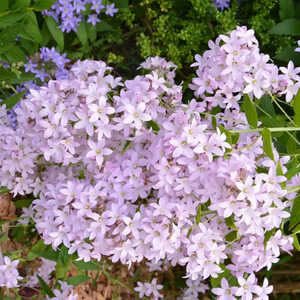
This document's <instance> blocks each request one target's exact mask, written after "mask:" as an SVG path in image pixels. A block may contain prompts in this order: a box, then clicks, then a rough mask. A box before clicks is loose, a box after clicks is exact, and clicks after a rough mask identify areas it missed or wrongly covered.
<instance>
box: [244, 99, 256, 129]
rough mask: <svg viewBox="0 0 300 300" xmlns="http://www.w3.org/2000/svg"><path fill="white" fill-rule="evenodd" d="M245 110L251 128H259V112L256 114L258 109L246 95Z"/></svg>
mask: <svg viewBox="0 0 300 300" xmlns="http://www.w3.org/2000/svg"><path fill="white" fill-rule="evenodd" d="M243 99H244V105H243V106H244V110H245V113H246V117H247V120H248V123H249V125H250V127H251V128H257V122H258V119H257V112H256V107H255V104H254V103H253V101H252V100H251V98H250V97H249V95H247V94H245V95H244V97H243Z"/></svg>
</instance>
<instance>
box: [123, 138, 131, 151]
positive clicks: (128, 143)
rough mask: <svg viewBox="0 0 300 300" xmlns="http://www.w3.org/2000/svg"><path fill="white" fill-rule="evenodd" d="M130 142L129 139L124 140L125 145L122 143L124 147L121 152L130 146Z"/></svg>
mask: <svg viewBox="0 0 300 300" xmlns="http://www.w3.org/2000/svg"><path fill="white" fill-rule="evenodd" d="M130 144H131V141H129V140H127V141H126V142H125V145H124V147H123V149H122V151H121V153H124V152H125V151H126V150H127V149H128V148H129V147H130Z"/></svg>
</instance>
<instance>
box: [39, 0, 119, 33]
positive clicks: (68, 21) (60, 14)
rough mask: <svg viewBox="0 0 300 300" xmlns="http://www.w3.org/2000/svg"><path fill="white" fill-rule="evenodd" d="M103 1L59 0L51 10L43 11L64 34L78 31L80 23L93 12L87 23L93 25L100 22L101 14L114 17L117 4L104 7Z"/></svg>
mask: <svg viewBox="0 0 300 300" xmlns="http://www.w3.org/2000/svg"><path fill="white" fill-rule="evenodd" d="M103 2H104V1H102V0H57V1H56V2H55V3H54V4H53V5H52V7H51V9H49V10H45V11H43V13H44V14H45V15H47V16H51V17H53V18H54V19H55V21H56V22H57V23H58V24H60V25H59V28H60V29H61V30H62V31H63V32H70V31H75V32H76V31H77V27H78V26H79V24H80V22H82V21H84V20H85V13H86V12H87V11H91V13H90V14H89V16H88V19H87V22H88V23H91V24H92V25H94V26H95V25H96V23H98V22H100V21H101V20H100V19H99V15H100V13H101V12H102V11H103V12H104V11H105V14H106V15H108V16H111V17H113V16H114V14H115V13H116V12H117V11H118V9H117V8H115V4H114V3H112V4H107V5H104V3H103Z"/></svg>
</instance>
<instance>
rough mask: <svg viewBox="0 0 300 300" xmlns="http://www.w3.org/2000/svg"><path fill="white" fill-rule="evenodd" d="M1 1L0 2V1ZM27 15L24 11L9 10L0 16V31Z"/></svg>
mask: <svg viewBox="0 0 300 300" xmlns="http://www.w3.org/2000/svg"><path fill="white" fill-rule="evenodd" d="M1 1H2V0H1ZM26 15H27V11H26V10H20V9H18V10H11V11H8V12H7V13H5V14H2V15H1V16H0V29H2V28H6V27H8V26H11V25H14V24H16V23H17V22H18V21H20V20H21V19H23V18H24V17H25V16H26Z"/></svg>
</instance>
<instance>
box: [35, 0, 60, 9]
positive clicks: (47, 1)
mask: <svg viewBox="0 0 300 300" xmlns="http://www.w3.org/2000/svg"><path fill="white" fill-rule="evenodd" d="M56 1H57V0H38V1H36V4H35V5H34V6H33V9H34V10H38V11H40V10H45V9H49V8H50V7H51V6H52V5H53V4H54V3H55V2H56Z"/></svg>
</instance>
